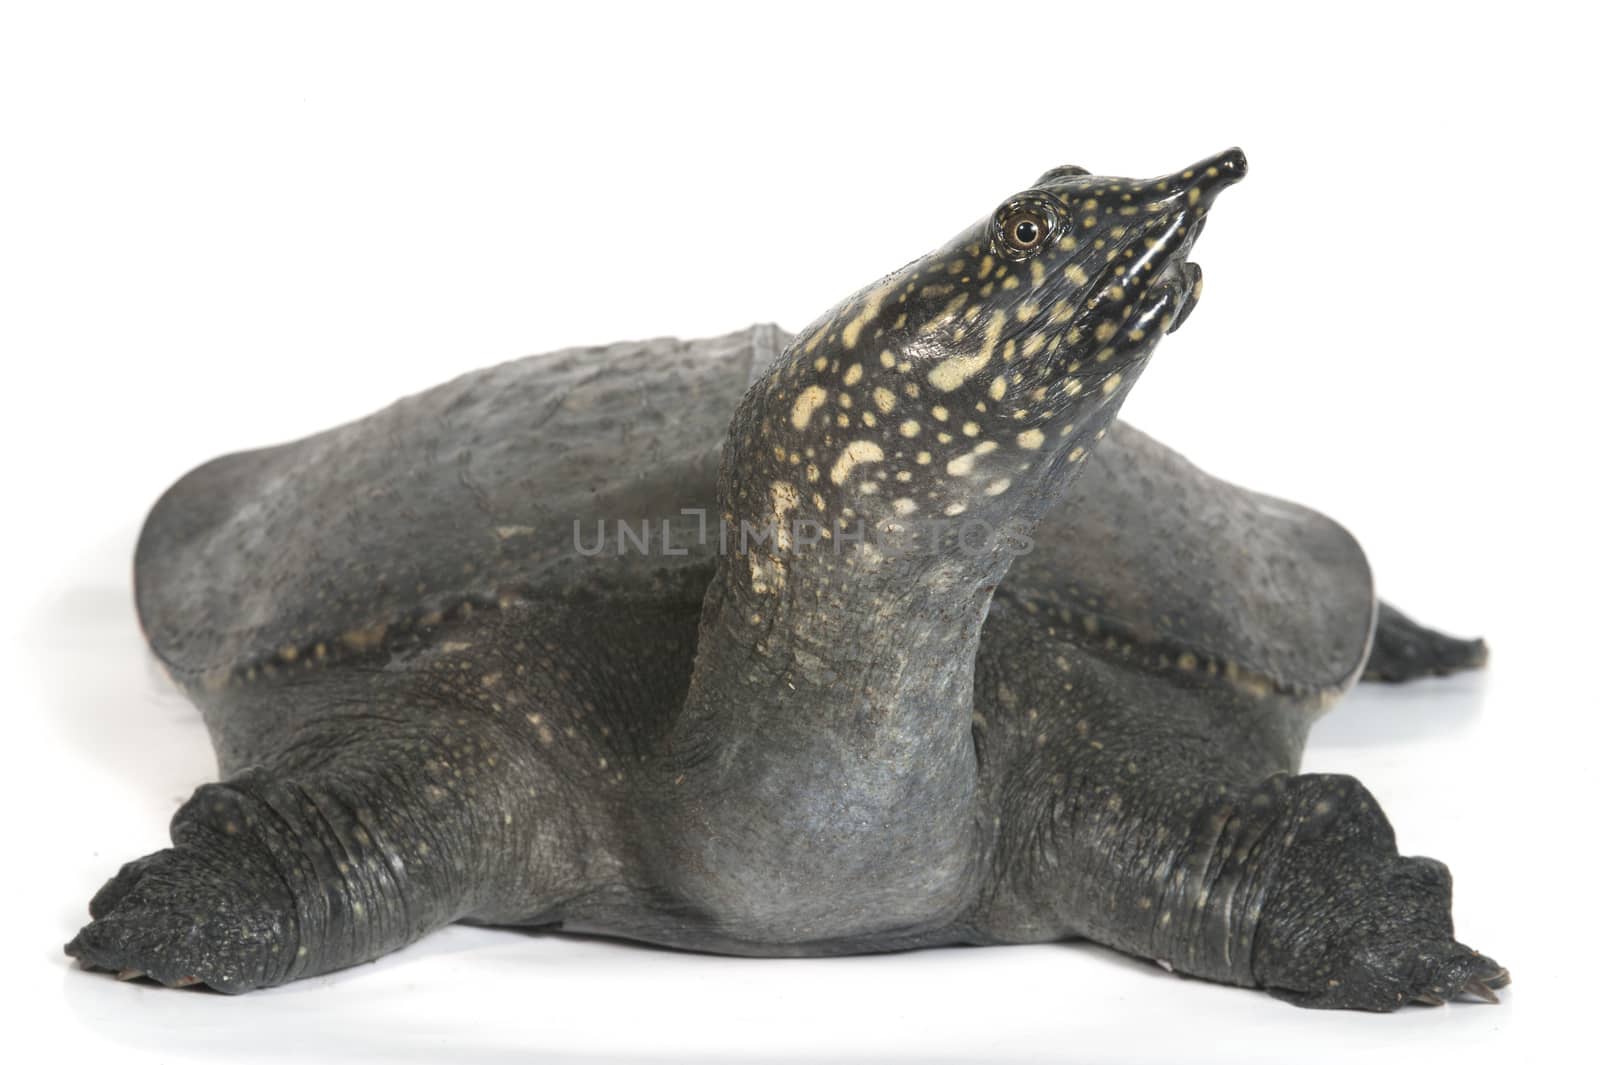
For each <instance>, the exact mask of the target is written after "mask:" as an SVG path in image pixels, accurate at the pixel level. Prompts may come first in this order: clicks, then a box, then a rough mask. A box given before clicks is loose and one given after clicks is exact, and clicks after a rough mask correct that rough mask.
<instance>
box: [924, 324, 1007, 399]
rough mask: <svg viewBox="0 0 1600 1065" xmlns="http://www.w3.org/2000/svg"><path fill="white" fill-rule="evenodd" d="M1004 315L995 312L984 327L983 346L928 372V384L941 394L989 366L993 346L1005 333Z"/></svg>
mask: <svg viewBox="0 0 1600 1065" xmlns="http://www.w3.org/2000/svg"><path fill="white" fill-rule="evenodd" d="M1005 327H1006V315H1005V312H1004V311H996V312H995V313H994V314H992V315H990V316H989V321H988V322H987V323H986V324H985V326H984V333H983V346H982V347H980V348H979V349H978V350H977V351H976V352H974V353H973V354H971V355H952V356H950V357H949V358H948V359H945V360H944V361H943V362H941V363H940V364H939V365H937V366H935V367H934V368H933V369H932V370H930V371H929V372H928V383H929V384H931V385H933V387H935V388H937V389H938V390H939V391H941V392H952V391H954V390H955V389H957V388H960V387H961V386H962V385H963V384H964V383H966V381H967V379H968V378H969V377H971V376H972V375H973V374H975V373H977V372H978V371H979V370H981V369H983V368H984V367H985V366H987V365H988V364H989V360H990V359H991V358H993V357H994V349H995V345H996V344H998V343H999V342H1000V334H1001V333H1002V332H1004V331H1005Z"/></svg>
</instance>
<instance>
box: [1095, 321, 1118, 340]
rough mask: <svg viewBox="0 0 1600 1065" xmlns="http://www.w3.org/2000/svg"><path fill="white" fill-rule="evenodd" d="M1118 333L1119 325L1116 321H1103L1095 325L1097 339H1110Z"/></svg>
mask: <svg viewBox="0 0 1600 1065" xmlns="http://www.w3.org/2000/svg"><path fill="white" fill-rule="evenodd" d="M1116 335H1117V325H1116V323H1115V322H1101V323H1100V324H1099V325H1097V326H1095V327H1094V338H1095V339H1096V340H1100V341H1105V340H1110V339H1111V338H1112V337H1114V336H1116Z"/></svg>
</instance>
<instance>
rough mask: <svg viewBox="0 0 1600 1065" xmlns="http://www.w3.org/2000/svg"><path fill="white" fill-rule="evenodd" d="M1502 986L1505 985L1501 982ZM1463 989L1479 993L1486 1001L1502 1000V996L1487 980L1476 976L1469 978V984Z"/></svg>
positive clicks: (1471, 992)
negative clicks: (1496, 992)
mask: <svg viewBox="0 0 1600 1065" xmlns="http://www.w3.org/2000/svg"><path fill="white" fill-rule="evenodd" d="M1500 986H1501V987H1504V986H1505V985H1504V984H1501V985H1500ZM1462 990H1464V991H1466V992H1467V993H1468V994H1472V995H1477V996H1478V997H1479V998H1481V999H1483V1000H1484V1001H1485V1002H1494V1003H1498V1002H1499V1001H1500V996H1499V995H1497V994H1495V993H1494V990H1493V989H1492V988H1490V986H1489V985H1488V984H1487V983H1486V982H1484V981H1483V980H1480V979H1476V978H1474V979H1471V980H1468V981H1467V986H1466V987H1464V988H1462Z"/></svg>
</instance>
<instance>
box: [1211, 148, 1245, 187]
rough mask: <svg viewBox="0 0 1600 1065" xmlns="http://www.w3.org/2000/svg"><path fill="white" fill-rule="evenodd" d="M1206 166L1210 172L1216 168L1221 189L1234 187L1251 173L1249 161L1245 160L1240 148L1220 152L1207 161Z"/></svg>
mask: <svg viewBox="0 0 1600 1065" xmlns="http://www.w3.org/2000/svg"><path fill="white" fill-rule="evenodd" d="M1204 165H1205V167H1206V168H1207V170H1208V171H1209V169H1210V168H1211V167H1216V169H1217V174H1218V175H1219V178H1220V181H1221V185H1219V187H1226V186H1228V185H1232V184H1233V183H1234V182H1236V181H1238V180H1240V179H1241V178H1243V177H1244V176H1245V174H1247V173H1249V171H1250V163H1249V160H1247V159H1245V157H1244V152H1242V151H1240V150H1239V149H1238V148H1229V149H1228V150H1227V151H1225V152H1218V153H1217V154H1216V155H1213V156H1212V157H1211V158H1210V159H1208V160H1206V162H1205V164H1204Z"/></svg>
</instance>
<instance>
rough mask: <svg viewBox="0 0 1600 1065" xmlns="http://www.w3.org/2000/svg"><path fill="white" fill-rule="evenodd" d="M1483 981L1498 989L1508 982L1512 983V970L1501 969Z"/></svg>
mask: <svg viewBox="0 0 1600 1065" xmlns="http://www.w3.org/2000/svg"><path fill="white" fill-rule="evenodd" d="M1483 982H1484V983H1486V984H1488V985H1489V986H1490V987H1491V988H1493V989H1494V990H1496V991H1498V990H1500V989H1501V988H1502V987H1505V986H1506V985H1507V984H1509V983H1511V971H1510V970H1509V969H1501V970H1500V971H1499V972H1497V973H1495V974H1494V975H1493V976H1488V977H1485V978H1484V981H1483Z"/></svg>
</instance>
